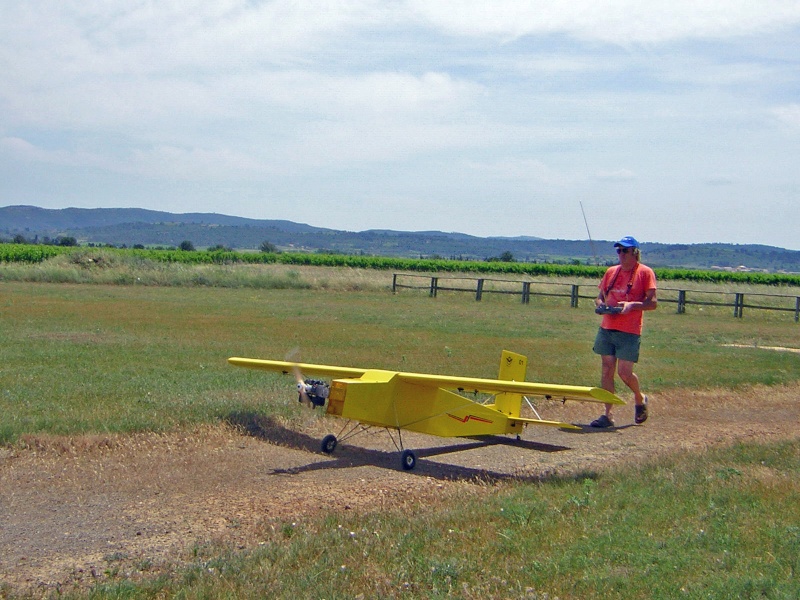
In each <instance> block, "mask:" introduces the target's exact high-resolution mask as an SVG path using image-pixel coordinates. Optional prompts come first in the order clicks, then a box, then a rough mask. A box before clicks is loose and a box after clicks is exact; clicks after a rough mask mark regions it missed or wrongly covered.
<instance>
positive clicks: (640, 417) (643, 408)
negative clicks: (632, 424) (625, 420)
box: [633, 396, 647, 425]
mask: <svg viewBox="0 0 800 600" xmlns="http://www.w3.org/2000/svg"><path fill="white" fill-rule="evenodd" d="M633 420H634V421H636V424H637V425H641V424H642V423H644V422H645V421H647V396H645V397H644V402H642V403H641V404H637V405H636V415H635V416H634V418H633Z"/></svg>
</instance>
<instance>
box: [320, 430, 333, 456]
mask: <svg viewBox="0 0 800 600" xmlns="http://www.w3.org/2000/svg"><path fill="white" fill-rule="evenodd" d="M321 448H322V451H323V452H324V453H325V454H330V453H331V452H333V451H334V450H336V436H335V435H333V434H330V435H326V436H325V437H324V438H322V446H321Z"/></svg>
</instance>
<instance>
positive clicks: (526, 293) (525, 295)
mask: <svg viewBox="0 0 800 600" xmlns="http://www.w3.org/2000/svg"><path fill="white" fill-rule="evenodd" d="M530 301H531V282H530V281H523V282H522V303H523V304H530ZM798 301H800V298H798Z"/></svg>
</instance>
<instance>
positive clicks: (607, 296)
mask: <svg viewBox="0 0 800 600" xmlns="http://www.w3.org/2000/svg"><path fill="white" fill-rule="evenodd" d="M614 247H615V248H616V249H617V254H618V255H619V265H616V266H614V267H611V268H609V269H608V270H607V271H606V273H605V275H604V276H603V279H602V281H601V282H600V285H599V286H598V287H599V288H600V293H599V294H598V296H597V299H596V300H595V306H596V311H595V312H597V313H598V314H602V315H603V321H602V323H601V324H600V330H599V331H598V332H597V338H596V339H595V341H594V348H593V351H594V352H595V354H599V355H600V356H601V358H602V374H601V383H600V386H601V387H602V388H603V389H605V390H608V391H609V392H612V393H614V377H615V374H614V373H615V371H616V373H618V374H619V377H620V379H622V381H623V382H624V383H625V385H627V386H628V388H630V390H631V391H632V392H633V397H634V402H635V404H636V406H635V415H634V420H635V422H636V424H637V425H641V424H642V423H644V422H645V421H646V420H647V396H645V395H644V394H643V393H642V391H641V389H640V388H639V377H638V376H637V375H636V373H634V372H633V365H634V364H636V363H637V362H638V360H639V346H640V342H641V336H642V324H643V321H644V318H643V317H644V311H646V310H655V308H656V305H657V301H656V276H655V273H653V270H652V269H651V268H650V267H648V266H646V265H643V264H642V263H641V262H640V258H641V256H640V252H639V242H637V241H636V240H635V239H634V238H632V237H630V236H628V237H624V238H622V239H621V240H620V241H618V242H617V243H616V244H614ZM613 406H614V405H613V404H606V411H605V414H604V415H602V416H600V418H598V419H595V420H594V421H592V423H591V426H592V427H613V426H614V418H613V417H612V414H611V410H612V408H613Z"/></svg>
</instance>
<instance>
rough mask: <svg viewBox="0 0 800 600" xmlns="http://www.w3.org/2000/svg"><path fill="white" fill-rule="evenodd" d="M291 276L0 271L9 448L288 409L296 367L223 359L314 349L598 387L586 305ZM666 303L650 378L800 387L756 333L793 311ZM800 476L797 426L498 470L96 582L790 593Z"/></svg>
mask: <svg viewBox="0 0 800 600" xmlns="http://www.w3.org/2000/svg"><path fill="white" fill-rule="evenodd" d="M293 277H294V279H296V280H297V281H298V283H299V285H298V287H299V288H301V289H252V288H247V287H243V288H216V287H210V288H205V287H153V286H141V285H132V286H119V285H114V286H105V285H94V284H77V285H76V284H51V283H24V282H9V281H6V282H3V283H0V341H1V342H2V343H1V344H0V364H2V368H0V411H2V413H0V414H2V415H3V416H2V418H1V419H0V443H4V444H14V443H16V442H17V441H18V440H19V439H20V438H23V437H24V436H30V435H41V434H66V435H73V434H83V433H102V432H132V431H141V430H155V431H165V430H171V429H176V428H181V427H186V426H191V425H193V424H198V423H205V422H215V421H220V420H225V419H229V418H231V417H232V416H235V415H237V414H241V413H243V412H244V413H247V414H252V413H259V414H265V415H266V414H269V415H274V414H279V415H283V416H285V417H287V418H294V416H295V415H296V414H298V413H297V410H298V409H297V403H296V402H295V401H294V399H293V394H292V392H291V388H292V382H291V380H290V378H285V377H283V378H282V377H280V376H278V375H271V374H266V373H261V372H255V371H250V370H246V369H236V368H233V367H230V366H229V365H228V364H227V362H226V359H227V358H228V357H229V356H232V355H240V356H253V357H263V358H283V357H284V356H285V355H286V353H287V352H288V351H290V350H291V349H293V348H299V349H300V351H301V357H302V359H303V360H305V361H309V362H323V363H333V364H342V365H354V366H362V365H363V366H375V367H382V368H389V369H404V370H414V371H423V372H434V373H448V374H456V375H473V376H484V377H494V376H495V375H496V370H497V362H498V360H499V354H500V350H501V349H503V348H508V349H509V350H514V351H517V352H522V353H524V354H527V355H528V356H529V358H530V364H529V379H533V380H541V381H550V382H554V383H575V384H595V383H597V379H598V377H599V364H598V363H599V361H598V359H597V357H595V356H594V355H593V354H592V352H591V345H592V340H593V338H594V333H595V331H596V327H597V317H596V315H594V313H593V312H592V310H591V307H590V306H583V307H581V308H579V309H571V308H569V307H568V306H567V305H566V304H565V303H564V302H563V301H560V300H555V299H537V301H536V302H534V303H533V304H531V305H529V306H523V305H521V304H520V303H519V302H518V301H517V300H516V299H511V298H508V297H502V296H494V297H488V298H486V299H485V300H484V301H483V302H481V303H477V302H475V301H474V299H472V298H471V297H470V296H469V295H463V294H455V293H453V294H442V295H440V296H439V297H438V298H436V299H431V298H428V297H427V296H425V295H423V294H418V293H413V292H409V293H401V294H397V295H392V294H391V293H389V292H388V290H387V289H385V288H382V287H381V285H378V286H374V285H365V286H364V291H360V292H358V293H354V292H352V291H346V290H345V289H344V287H345V286H341V285H338V284H337V285H329V284H327V283H326V285H325V286H321V285H320V284H319V281H320V280H319V279H318V280H316V281H317V282H316V283H314V284H311V283H309V281H308V277H310V276H308V275H306V273H305V272H304V271H299V272H297V274H296V275H295V276H293ZM315 277H316V275H315ZM332 277H333V276H331V279H329V278H327V277H324V278H323V279H324V280H325V281H326V282H329V281H332ZM386 277H387V280H388V279H390V275H386ZM306 283H309V285H308V286H305V284H306ZM387 285H388V284H387ZM303 287H306V288H307V289H302V288H303ZM670 308H671V306H669V305H667V306H666V307H662V308H659V310H657V311H655V312H653V313H648V314H647V315H646V316H645V318H646V330H645V336H644V341H643V353H642V362H641V364H640V366H639V369H638V370H639V373H640V376H641V378H642V381H643V384H644V385H645V386H646V388H647V389H649V390H652V391H654V392H656V391H658V390H666V389H674V388H682V387H685V388H719V387H722V388H732V387H746V386H750V385H755V384H767V385H771V384H782V383H789V384H791V383H795V382H797V381H798V380H800V360H798V357H797V355H795V354H790V353H783V352H772V351H765V350H761V349H759V348H757V347H756V345H762V346H789V347H797V346H798V343H797V340H798V324H796V323H794V322H793V321H792V320H791V318H788V317H787V316H786V315H782V314H779V313H767V312H764V313H758V314H755V313H753V314H750V315H748V317H747V318H746V319H734V318H733V317H732V316H731V315H730V314H729V311H727V310H723V309H718V310H714V309H711V310H705V311H703V312H702V313H700V312H696V313H693V314H686V315H677V314H675V313H674V312H673V311H672V310H670ZM724 344H746V345H750V346H752V348H730V347H726V346H724ZM754 410H758V408H757V407H755V408H754ZM798 472H800V442H798V441H793V442H786V443H781V444H772V445H768V446H761V445H755V444H752V445H738V446H735V447H732V448H721V449H715V450H712V451H709V452H706V453H700V454H697V453H695V454H692V455H691V456H683V455H671V456H669V457H661V458H659V457H653V460H652V461H649V462H647V463H642V462H636V463H635V464H630V465H626V467H625V468H624V469H620V470H618V471H611V472H608V471H606V472H604V473H603V474H594V473H587V474H585V475H584V476H579V477H570V478H563V479H560V478H552V479H548V480H544V481H541V482H538V483H530V482H528V483H524V482H515V483H514V482H506V483H502V484H497V485H493V486H488V485H487V486H486V487H485V488H484V489H482V490H481V492H480V493H477V492H475V491H470V492H468V493H466V494H465V495H457V496H449V497H445V498H441V499H438V500H436V501H435V502H430V503H426V504H421V505H419V506H416V507H414V508H413V510H412V511H409V510H397V511H387V512H384V513H380V514H377V513H376V514H369V515H363V514H358V513H356V512H354V513H350V512H345V513H342V514H328V515H324V516H321V517H319V518H314V519H310V520H304V521H300V522H297V523H291V522H286V523H267V524H265V526H264V528H263V530H262V531H261V532H260V543H259V544H258V545H257V546H255V547H247V548H236V549H232V548H227V547H223V546H215V545H206V546H198V547H197V548H196V550H195V555H194V557H193V560H192V561H191V563H190V564H189V565H188V566H180V567H175V568H174V569H171V570H168V571H163V572H159V573H160V574H153V576H152V578H150V579H145V580H143V581H139V582H134V581H132V580H128V579H125V578H122V577H121V576H120V577H119V578H117V579H114V580H112V581H111V582H110V583H108V584H104V585H102V586H99V587H97V588H95V589H94V590H92V591H91V592H90V593H89V594H88V596H89V597H94V598H156V597H181V598H219V597H226V598H263V597H275V598H289V597H293V598H297V597H317V598H357V597H364V598H372V597H387V598H389V597H405V598H445V597H450V596H453V597H459V598H521V597H527V598H556V597H558V598H626V599H627V598H795V597H798V596H800V584H798V583H797V582H798V581H800V577H798V573H797V571H798V568H800V562H798V558H797V557H798V556H799V555H800V528H798V525H797V524H798V523H800V514H799V513H800V504H798V503H797V497H798V493H800V489H798V487H799V486H800V478H798ZM465 491H467V490H466V489H465ZM109 561H110V569H111V570H113V557H111V558H109ZM143 570H145V571H146V569H143ZM3 593H5V592H4V589H3V588H0V596H2V594H3ZM65 596H66V597H69V594H65ZM76 597H78V596H76Z"/></svg>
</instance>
